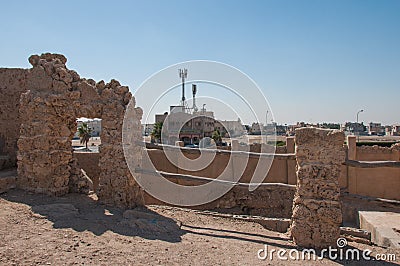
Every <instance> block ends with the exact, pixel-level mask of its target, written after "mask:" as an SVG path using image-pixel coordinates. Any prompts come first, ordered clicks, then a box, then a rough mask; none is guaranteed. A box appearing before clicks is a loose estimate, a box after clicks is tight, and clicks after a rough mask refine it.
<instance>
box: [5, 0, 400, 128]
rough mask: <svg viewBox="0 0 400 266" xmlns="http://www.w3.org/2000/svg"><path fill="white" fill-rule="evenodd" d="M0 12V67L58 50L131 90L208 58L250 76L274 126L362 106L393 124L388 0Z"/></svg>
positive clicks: (395, 52)
mask: <svg viewBox="0 0 400 266" xmlns="http://www.w3.org/2000/svg"><path fill="white" fill-rule="evenodd" d="M1 11H2V12H1V13H2V15H1V17H0V20H1V23H0V25H1V26H0V27H1V41H0V47H1V49H0V66H1V67H24V68H27V67H29V64H28V61H27V58H28V56H29V55H30V54H34V53H36V54H37V53H42V52H58V53H62V54H65V55H66V56H67V57H68V63H67V65H68V67H69V68H70V69H75V70H77V71H78V73H79V74H80V75H81V76H82V77H87V78H93V79H95V80H100V79H104V80H106V81H108V80H110V79H111V78H116V79H118V80H120V81H121V83H124V84H126V85H129V86H130V88H131V90H132V91H134V90H135V89H137V87H138V86H139V85H140V83H142V82H143V81H144V80H145V79H146V78H147V77H148V76H150V75H151V74H153V73H155V72H157V71H158V70H160V69H162V68H164V67H167V66H169V65H171V64H175V63H178V62H181V61H187V60H192V59H208V60H215V61H220V62H224V63H227V64H230V65H232V66H235V67H237V68H239V69H241V70H242V71H244V72H245V73H247V74H248V75H249V76H250V77H251V78H253V79H254V80H255V81H256V82H257V83H258V85H259V86H260V87H261V88H262V90H263V92H264V93H265V95H266V96H267V98H268V100H269V102H270V104H271V108H272V110H273V112H274V115H275V120H276V121H277V122H278V123H293V122H296V121H311V122H319V121H332V122H344V121H354V120H355V116H356V112H357V110H359V109H361V108H362V109H365V112H364V113H362V114H360V120H361V121H364V122H370V121H378V122H383V123H385V124H391V123H395V122H397V123H398V122H400V1H397V0H394V1H385V0H382V1H380V0H376V1H368V0H362V1H351V0H350V1H347V0H346V1H345V0H334V1H319V0H315V1H189V0H188V1H170V0H169V1H58V2H55V1H6V2H3V3H2V4H1ZM138 105H139V106H140V102H138ZM166 108H167V107H166ZM145 111H146V110H145Z"/></svg>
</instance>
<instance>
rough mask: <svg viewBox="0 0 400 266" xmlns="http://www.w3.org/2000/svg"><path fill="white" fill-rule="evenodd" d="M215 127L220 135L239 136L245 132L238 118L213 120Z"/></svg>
mask: <svg viewBox="0 0 400 266" xmlns="http://www.w3.org/2000/svg"><path fill="white" fill-rule="evenodd" d="M214 126H215V129H218V130H219V132H220V133H221V135H222V137H231V138H232V137H239V136H243V135H244V134H246V129H245V127H244V126H243V124H242V122H241V121H240V119H238V120H236V121H235V120H233V121H230V120H217V121H215V124H214Z"/></svg>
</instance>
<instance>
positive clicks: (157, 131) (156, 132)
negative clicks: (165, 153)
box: [150, 122, 163, 143]
mask: <svg viewBox="0 0 400 266" xmlns="http://www.w3.org/2000/svg"><path fill="white" fill-rule="evenodd" d="M162 127H163V122H157V123H155V124H154V128H153V131H152V132H151V133H150V135H151V138H152V139H154V140H155V141H156V142H158V143H161V131H162Z"/></svg>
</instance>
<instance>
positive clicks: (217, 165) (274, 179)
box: [147, 149, 296, 185]
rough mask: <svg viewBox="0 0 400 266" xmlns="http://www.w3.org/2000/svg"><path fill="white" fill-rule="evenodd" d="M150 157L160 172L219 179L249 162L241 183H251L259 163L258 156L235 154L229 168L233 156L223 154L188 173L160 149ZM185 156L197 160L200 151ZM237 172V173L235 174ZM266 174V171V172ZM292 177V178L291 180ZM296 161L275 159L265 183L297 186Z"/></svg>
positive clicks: (152, 150)
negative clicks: (203, 166)
mask: <svg viewBox="0 0 400 266" xmlns="http://www.w3.org/2000/svg"><path fill="white" fill-rule="evenodd" d="M147 152H148V154H149V157H150V159H151V161H152V163H153V164H154V165H155V166H156V168H157V170H158V171H164V172H169V173H177V174H186V175H194V176H201V177H208V178H217V177H218V176H219V175H221V173H222V172H223V171H224V170H225V169H227V172H229V174H230V175H232V180H233V175H234V174H237V172H238V171H239V170H238V168H239V169H240V168H241V167H239V166H238V165H241V162H242V163H246V162H247V166H246V168H245V170H244V172H243V174H242V175H241V178H240V180H239V182H242V183H250V181H251V179H252V177H253V175H254V172H255V169H256V166H257V164H258V163H259V158H258V156H254V155H250V156H248V155H246V154H240V153H238V154H235V155H233V156H235V157H234V158H233V159H232V162H233V163H231V164H230V165H229V166H228V163H229V160H230V157H231V156H232V155H231V153H229V152H221V153H217V154H216V155H215V158H214V160H213V161H212V162H211V163H210V164H209V165H208V166H207V167H206V168H204V169H202V170H199V171H193V172H192V171H187V170H183V169H181V168H185V167H184V165H179V168H180V169H178V167H177V166H175V165H173V163H171V162H170V161H169V160H168V159H167V158H166V156H165V154H164V152H163V151H162V150H160V149H147ZM182 152H183V154H184V155H185V156H186V157H187V158H189V159H196V158H197V157H198V156H199V153H198V150H184V149H182ZM235 170H236V172H235ZM264 172H265V171H264ZM289 176H290V178H289ZM295 176H296V174H295V159H294V158H282V157H279V158H274V159H273V162H272V165H271V168H270V170H269V172H268V174H267V175H266V176H264V181H263V183H283V184H292V185H294V184H296V179H295Z"/></svg>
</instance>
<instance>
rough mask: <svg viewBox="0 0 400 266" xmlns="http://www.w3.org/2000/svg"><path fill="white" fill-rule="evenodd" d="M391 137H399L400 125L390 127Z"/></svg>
mask: <svg viewBox="0 0 400 266" xmlns="http://www.w3.org/2000/svg"><path fill="white" fill-rule="evenodd" d="M391 135H392V136H400V124H396V125H392V134H391Z"/></svg>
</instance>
